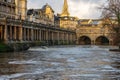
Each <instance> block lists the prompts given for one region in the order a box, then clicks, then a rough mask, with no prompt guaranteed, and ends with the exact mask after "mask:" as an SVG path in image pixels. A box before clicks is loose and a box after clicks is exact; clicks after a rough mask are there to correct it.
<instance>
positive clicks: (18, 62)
mask: <svg viewBox="0 0 120 80" xmlns="http://www.w3.org/2000/svg"><path fill="white" fill-rule="evenodd" d="M8 63H9V64H40V63H41V61H32V60H28V61H11V62H8Z"/></svg>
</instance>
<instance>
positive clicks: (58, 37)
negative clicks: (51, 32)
mask: <svg viewBox="0 0 120 80" xmlns="http://www.w3.org/2000/svg"><path fill="white" fill-rule="evenodd" d="M57 40H58V44H59V43H60V33H59V31H58V32H57Z"/></svg>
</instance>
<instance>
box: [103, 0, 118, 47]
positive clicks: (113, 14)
mask: <svg viewBox="0 0 120 80" xmlns="http://www.w3.org/2000/svg"><path fill="white" fill-rule="evenodd" d="M107 2H108V4H105V6H104V7H102V9H103V13H102V16H103V17H104V19H107V20H109V24H110V25H109V26H110V28H111V29H112V30H114V32H115V33H116V35H115V42H116V43H117V44H118V45H119V46H120V0H108V1H107Z"/></svg>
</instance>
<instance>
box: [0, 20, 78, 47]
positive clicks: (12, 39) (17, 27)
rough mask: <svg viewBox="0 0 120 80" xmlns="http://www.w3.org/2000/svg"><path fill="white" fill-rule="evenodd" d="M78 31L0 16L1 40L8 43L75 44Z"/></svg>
mask: <svg viewBox="0 0 120 80" xmlns="http://www.w3.org/2000/svg"><path fill="white" fill-rule="evenodd" d="M75 39H76V32H75V31H71V30H66V29H61V28H59V27H56V26H52V25H45V24H42V23H35V22H30V21H26V20H19V19H11V18H0V41H1V42H4V43H6V44H17V43H24V44H26V43H27V44H30V43H34V44H47V45H60V44H74V43H75Z"/></svg>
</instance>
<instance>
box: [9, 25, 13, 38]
mask: <svg viewBox="0 0 120 80" xmlns="http://www.w3.org/2000/svg"><path fill="white" fill-rule="evenodd" d="M9 27H10V40H12V39H13V38H12V26H9Z"/></svg>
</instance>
